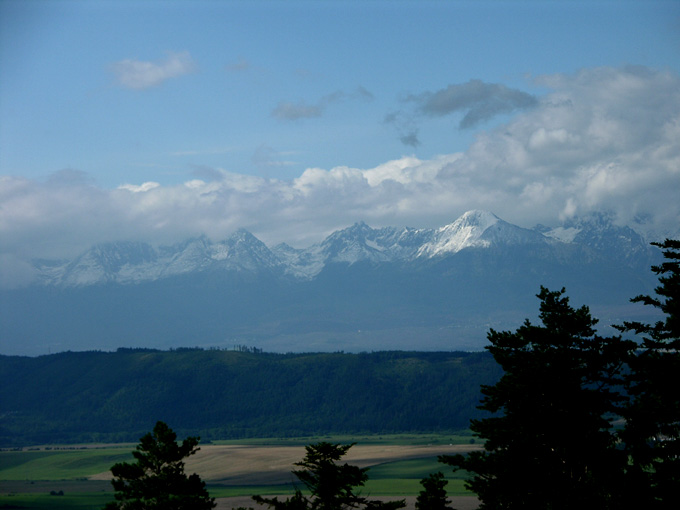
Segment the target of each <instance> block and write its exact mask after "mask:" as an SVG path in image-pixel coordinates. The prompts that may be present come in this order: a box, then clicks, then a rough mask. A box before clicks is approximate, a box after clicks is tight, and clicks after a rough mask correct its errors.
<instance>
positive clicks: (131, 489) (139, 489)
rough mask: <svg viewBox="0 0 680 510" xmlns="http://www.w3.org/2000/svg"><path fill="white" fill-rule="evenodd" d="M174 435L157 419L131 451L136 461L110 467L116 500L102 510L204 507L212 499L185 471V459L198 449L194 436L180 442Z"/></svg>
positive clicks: (201, 509)
mask: <svg viewBox="0 0 680 510" xmlns="http://www.w3.org/2000/svg"><path fill="white" fill-rule="evenodd" d="M176 439H177V434H175V432H173V430H172V429H171V428H170V427H168V426H167V425H166V424H165V423H163V422H161V421H159V422H158V423H156V426H155V427H154V429H153V432H152V433H149V434H146V435H145V436H144V437H142V438H141V439H140V442H139V445H138V446H137V448H136V450H135V451H134V452H132V455H133V456H134V457H135V459H136V462H134V463H127V462H122V463H118V464H115V465H114V466H113V467H112V468H111V472H112V473H113V476H114V479H113V480H112V481H111V484H112V485H113V488H114V490H115V491H116V493H115V495H114V497H115V499H116V501H115V502H111V503H108V504H107V505H106V506H105V507H104V508H105V510H206V509H210V508H215V506H216V505H215V500H214V498H211V497H210V496H209V494H208V491H207V490H206V488H205V483H204V482H203V481H202V480H201V478H200V477H199V476H198V475H197V474H192V475H190V476H187V475H186V474H185V473H184V461H183V460H184V459H185V458H186V457H189V456H190V455H193V454H195V453H196V452H197V451H198V449H199V448H198V447H197V445H198V441H199V438H197V437H188V438H186V439H185V440H184V441H183V442H182V444H181V445H178V444H177V442H176Z"/></svg>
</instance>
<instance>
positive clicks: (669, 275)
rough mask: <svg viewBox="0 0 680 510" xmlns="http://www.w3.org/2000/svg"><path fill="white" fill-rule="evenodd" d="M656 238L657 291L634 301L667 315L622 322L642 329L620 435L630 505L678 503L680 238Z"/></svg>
mask: <svg viewBox="0 0 680 510" xmlns="http://www.w3.org/2000/svg"><path fill="white" fill-rule="evenodd" d="M652 244H654V245H655V246H658V247H660V248H661V249H662V251H663V255H664V258H665V259H666V260H665V262H663V263H662V264H660V265H658V266H652V271H654V272H655V273H656V274H658V275H660V276H659V282H660V285H659V286H658V287H657V288H656V289H655V291H656V294H657V296H658V297H650V296H637V297H635V298H633V299H632V301H633V302H639V303H643V304H644V305H647V306H652V307H654V308H657V309H658V310H660V311H661V312H662V313H663V314H664V319H663V320H659V321H657V322H656V323H654V324H645V323H641V322H626V323H624V325H623V326H620V327H619V329H620V330H621V331H626V332H630V331H633V332H635V333H637V334H641V335H642V340H641V342H640V344H639V345H638V347H639V348H638V349H637V350H635V351H634V352H633V355H632V356H631V357H630V360H629V365H630V373H629V376H628V378H627V381H626V382H627V385H626V389H627V391H628V394H629V395H630V401H629V404H628V406H627V407H625V408H624V410H623V413H622V414H623V416H624V418H625V420H626V424H625V427H624V429H623V431H622V432H621V439H622V441H623V443H624V445H625V448H626V451H627V452H628V453H629V454H630V467H629V469H628V473H627V475H628V480H627V482H626V484H625V485H624V487H625V488H626V489H627V491H626V492H627V494H626V495H627V501H629V502H631V505H630V506H631V508H680V490H679V489H680V391H678V387H679V385H678V375H679V374H680V241H678V240H670V239H667V240H666V241H664V242H663V243H652Z"/></svg>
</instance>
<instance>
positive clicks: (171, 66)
mask: <svg viewBox="0 0 680 510" xmlns="http://www.w3.org/2000/svg"><path fill="white" fill-rule="evenodd" d="M111 70H112V71H113V73H114V74H115V75H116V79H117V80H118V83H119V84H120V85H121V86H123V87H126V88H131V89H148V88H150V87H155V86H157V85H160V84H161V83H163V82H164V81H166V80H169V79H170V78H176V77H178V76H182V75H184V74H189V73H192V72H194V71H195V70H196V64H195V63H194V61H193V59H192V58H191V55H190V54H189V52H188V51H182V52H180V53H169V54H168V56H167V57H166V58H165V60H162V61H160V62H148V61H143V60H132V59H126V60H121V61H119V62H116V63H115V64H113V65H112V66H111Z"/></svg>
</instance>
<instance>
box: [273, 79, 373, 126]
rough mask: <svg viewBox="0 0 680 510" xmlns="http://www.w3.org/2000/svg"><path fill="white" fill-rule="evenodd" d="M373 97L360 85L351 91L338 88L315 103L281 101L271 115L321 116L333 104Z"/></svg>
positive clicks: (293, 117)
mask: <svg viewBox="0 0 680 510" xmlns="http://www.w3.org/2000/svg"><path fill="white" fill-rule="evenodd" d="M373 99H374V96H373V94H372V93H371V92H369V91H368V90H366V89H365V88H364V87H362V86H359V87H357V88H356V90H354V91H353V92H350V93H347V92H344V91H342V90H338V91H336V92H333V93H331V94H328V95H325V96H323V97H322V98H321V99H319V100H318V101H317V102H316V103H314V104H308V103H306V102H305V101H281V102H279V104H278V105H277V106H276V108H274V109H273V110H272V113H271V115H272V117H275V118H277V119H281V120H298V119H309V118H314V117H321V116H322V115H323V114H324V112H325V110H326V108H327V107H328V106H330V105H332V104H336V103H341V102H344V101H356V100H360V101H372V100H373Z"/></svg>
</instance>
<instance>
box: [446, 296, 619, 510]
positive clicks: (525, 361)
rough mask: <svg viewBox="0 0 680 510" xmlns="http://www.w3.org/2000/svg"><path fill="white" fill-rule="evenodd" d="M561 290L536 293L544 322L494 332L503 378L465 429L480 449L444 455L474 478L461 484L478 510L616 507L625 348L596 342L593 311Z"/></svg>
mask: <svg viewBox="0 0 680 510" xmlns="http://www.w3.org/2000/svg"><path fill="white" fill-rule="evenodd" d="M563 294H564V289H562V290H561V291H559V292H551V291H549V290H548V289H546V288H543V287H542V288H541V292H540V293H539V294H538V298H539V299H540V300H541V304H540V315H539V318H540V320H541V322H542V325H533V324H531V323H530V322H529V320H526V321H525V322H524V324H523V325H522V326H521V327H520V328H519V329H517V331H516V332H508V331H505V332H497V331H494V330H491V331H490V333H489V335H488V338H489V341H490V344H491V345H490V346H489V347H488V350H489V351H490V352H491V353H492V354H493V356H494V358H495V359H496V361H497V362H498V363H499V364H500V365H501V367H502V368H503V370H504V374H503V376H502V377H501V379H500V380H499V381H498V383H497V384H495V385H493V386H483V387H482V394H483V396H484V397H483V399H482V403H481V405H480V409H482V410H485V411H488V412H490V413H492V416H491V417H487V418H483V419H479V420H473V421H472V424H471V428H472V430H473V431H474V432H475V433H476V435H478V436H479V437H480V438H483V439H484V440H485V445H484V450H483V451H476V452H472V453H470V454H469V455H468V456H467V457H463V456H462V455H456V456H444V457H441V458H440V460H441V461H442V462H445V463H447V464H450V465H452V466H454V467H455V468H463V469H466V470H468V471H469V472H471V473H472V474H473V476H472V478H471V479H470V480H469V481H468V482H466V485H467V487H468V488H469V489H471V490H473V491H474V492H476V493H477V495H478V496H479V498H480V500H481V502H482V505H481V508H483V509H491V508H493V509H496V508H504V509H515V508H517V509H523V510H531V509H537V510H538V509H540V510H550V509H565V510H567V509H569V510H571V509H574V508H598V509H607V508H615V507H616V503H615V501H614V498H615V494H616V492H617V490H618V489H619V486H618V483H619V480H620V478H619V477H620V475H621V473H622V470H623V464H624V456H623V455H622V454H621V452H620V451H618V450H617V449H616V447H615V446H616V445H615V440H616V438H615V434H614V433H613V431H612V424H611V422H610V418H611V417H612V416H613V415H612V413H613V412H615V410H616V405H617V404H618V403H619V402H620V400H621V398H620V396H619V395H618V394H617V393H616V392H615V391H613V390H612V387H613V385H614V384H615V383H616V381H617V379H616V378H617V376H618V373H619V370H620V368H621V363H620V360H621V359H622V357H623V353H624V352H625V350H626V349H627V348H628V346H627V344H626V343H625V342H622V341H621V340H620V338H602V337H600V336H597V335H596V334H595V330H594V326H595V324H596V323H597V320H596V319H594V318H592V317H591V315H590V311H589V309H588V308H587V307H586V306H583V307H581V308H579V309H574V308H572V307H571V306H570V305H569V299H568V298H567V297H565V296H563Z"/></svg>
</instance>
